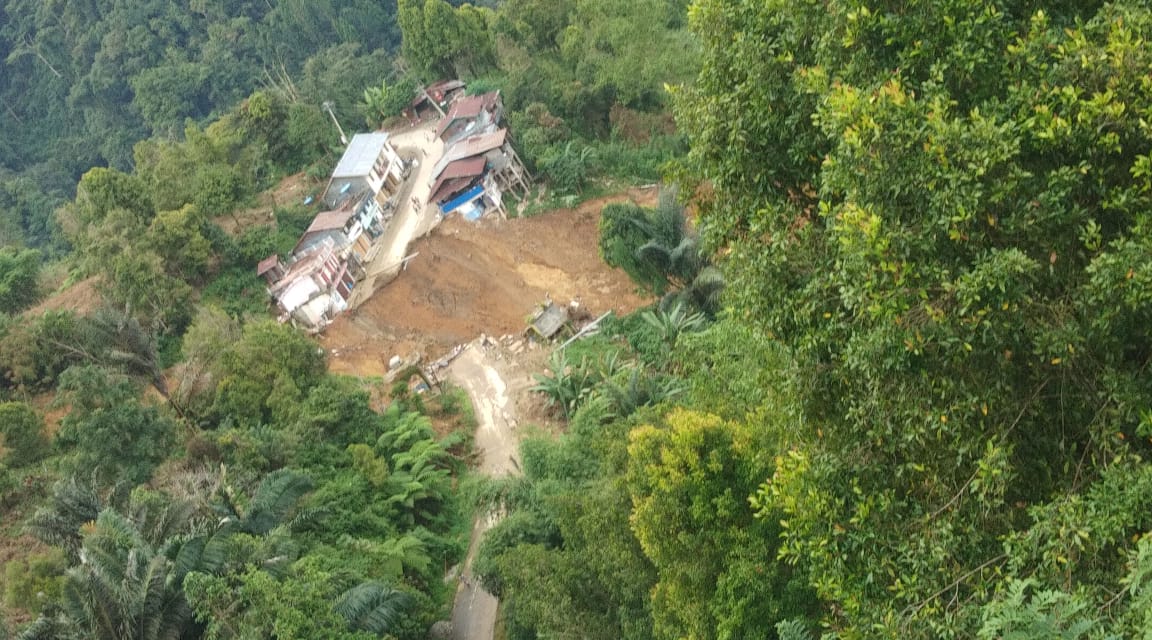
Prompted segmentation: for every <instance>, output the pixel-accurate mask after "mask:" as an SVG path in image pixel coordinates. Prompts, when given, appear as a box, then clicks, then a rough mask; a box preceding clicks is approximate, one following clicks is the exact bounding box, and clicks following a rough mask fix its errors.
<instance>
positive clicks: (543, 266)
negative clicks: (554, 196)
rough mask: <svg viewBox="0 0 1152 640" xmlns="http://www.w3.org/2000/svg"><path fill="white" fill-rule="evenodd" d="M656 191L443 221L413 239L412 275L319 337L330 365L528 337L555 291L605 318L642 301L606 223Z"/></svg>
mask: <svg viewBox="0 0 1152 640" xmlns="http://www.w3.org/2000/svg"><path fill="white" fill-rule="evenodd" d="M656 196H657V194H656V190H655V189H633V190H630V191H627V192H624V193H620V194H615V195H612V196H608V197H604V198H598V199H596V200H592V201H589V202H585V203H583V204H582V205H580V206H579V207H577V208H575V209H561V210H557V211H552V212H549V213H545V214H542V215H539V216H536V217H532V218H524V219H512V220H503V221H501V220H495V219H488V218H485V219H483V220H481V221H479V222H476V223H470V222H466V221H464V220H461V219H459V218H455V217H454V218H450V219H448V220H446V221H444V222H443V223H442V224H440V225H439V226H438V227H436V228H435V229H434V230H433V231H432V232H431V233H430V234H429V235H428V236H427V237H425V238H423V239H421V240H419V241H417V242H415V243H414V244H413V245H412V246H411V248H410V253H419V255H418V256H417V257H416V258H415V259H414V260H412V261H411V262H409V264H408V269H407V270H406V271H405V272H403V273H401V274H400V276H399V277H398V278H396V279H395V280H394V281H392V282H391V283H389V284H388V285H386V286H384V287H383V288H381V289H380V290H379V291H377V292H376V293H375V295H374V296H373V297H372V298H371V299H370V300H368V301H367V302H365V303H364V304H362V305H361V306H360V307H359V308H357V309H356V310H354V311H352V312H349V313H347V314H345V315H343V316H342V317H340V318H338V319H337V320H336V321H335V322H334V323H332V324H331V325H330V326H329V327H328V328H327V329H325V330H324V333H323V334H322V335H321V336H319V340H320V343H321V344H322V345H323V346H324V347H325V348H326V349H327V350H328V352H329V369H330V370H332V371H333V372H335V373H345V374H351V375H361V376H379V375H383V374H384V373H385V371H386V370H387V364H388V360H389V359H390V358H391V357H392V356H393V355H399V356H401V357H408V356H410V355H412V354H413V353H419V354H421V355H423V356H424V357H425V358H430V359H435V358H437V357H439V356H440V355H442V354H443V353H445V352H447V351H449V350H450V349H451V348H452V347H454V346H456V345H458V344H463V343H466V342H470V341H471V340H473V339H475V338H476V337H478V336H480V335H481V334H487V335H490V336H503V335H508V334H519V333H520V332H522V331H523V330H524V328H525V326H526V321H527V319H528V318H529V317H530V316H531V315H532V313H533V311H534V310H535V309H536V307H537V305H539V304H541V303H542V302H544V301H545V299H546V298H547V297H548V296H551V298H552V299H553V300H554V301H556V302H558V303H561V304H566V303H568V302H569V301H570V300H579V301H580V303H581V304H582V305H584V307H585V308H586V309H587V310H588V311H590V312H591V313H593V314H597V315H598V314H600V313H603V312H605V311H607V310H609V309H613V310H615V311H617V312H618V313H627V312H630V311H632V310H634V309H636V308H638V307H640V306H643V305H644V304H646V303H647V302H648V300H647V299H646V298H644V297H642V296H640V295H638V294H637V292H636V288H635V286H634V285H633V284H632V282H631V281H630V280H629V279H628V276H627V275H626V274H624V273H623V272H621V271H618V270H615V269H611V268H609V267H608V266H606V265H604V264H603V263H602V262H601V261H600V256H599V254H598V251H597V238H598V230H597V223H598V222H599V219H600V210H601V209H602V208H603V206H604V205H605V204H607V203H609V202H619V201H623V200H632V201H634V202H637V203H640V204H643V205H645V206H649V205H652V204H653V203H654V202H655V200H656Z"/></svg>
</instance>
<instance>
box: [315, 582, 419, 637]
mask: <svg viewBox="0 0 1152 640" xmlns="http://www.w3.org/2000/svg"><path fill="white" fill-rule="evenodd" d="M412 603H413V598H412V596H411V595H410V594H408V593H405V592H403V591H400V590H399V589H396V588H394V587H392V586H389V585H386V584H384V583H382V582H375V581H372V582H364V583H361V584H358V585H356V586H355V587H352V588H351V589H349V590H348V591H346V592H345V593H344V594H343V595H342V596H340V598H339V599H338V600H337V601H336V604H335V605H333V609H334V610H335V611H336V613H338V614H340V615H341V616H343V617H344V619H345V620H347V621H348V626H349V627H350V628H351V629H352V630H353V631H367V632H369V633H374V634H376V635H380V636H382V635H384V634H386V633H388V632H389V631H391V630H392V628H393V627H395V626H396V623H397V622H399V621H400V620H401V618H402V617H403V615H404V614H405V613H406V612H407V610H408V609H409V608H410V607H411V606H412Z"/></svg>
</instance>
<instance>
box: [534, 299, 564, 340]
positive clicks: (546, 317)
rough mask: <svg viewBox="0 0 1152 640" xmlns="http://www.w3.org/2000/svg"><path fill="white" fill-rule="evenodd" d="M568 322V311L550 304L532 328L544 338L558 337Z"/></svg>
mask: <svg viewBox="0 0 1152 640" xmlns="http://www.w3.org/2000/svg"><path fill="white" fill-rule="evenodd" d="M566 322H568V309H566V308H564V307H560V306H557V305H555V304H553V303H548V307H547V308H546V309H544V311H543V312H542V313H541V314H540V315H539V316H538V317H537V318H536V319H535V320H533V321H532V328H533V329H535V330H536V333H538V334H540V336H541V337H543V338H551V337H552V336H554V335H556V334H557V333H558V332H559V331H560V329H561V328H562V327H563V326H564V323H566Z"/></svg>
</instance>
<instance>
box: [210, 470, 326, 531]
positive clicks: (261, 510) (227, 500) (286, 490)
mask: <svg viewBox="0 0 1152 640" xmlns="http://www.w3.org/2000/svg"><path fill="white" fill-rule="evenodd" d="M313 487H314V485H313V483H312V480H311V478H309V477H308V476H306V475H304V474H302V473H299V472H297V471H293V470H291V469H279V470H277V471H273V472H272V473H269V474H268V475H266V476H264V479H263V480H261V481H260V485H259V486H258V487H257V488H256V492H255V493H254V494H252V499H251V500H250V501H249V502H248V507H247V508H246V509H241V508H240V507H239V506H238V505H237V504H236V503H235V501H234V500H233V498H232V495H231V493H230V492H229V491H226V490H221V491H220V492H219V493H218V494H217V497H218V500H217V502H216V504H215V505H214V507H215V509H216V511H217V512H218V513H219V514H220V515H221V516H222V517H223V519H222V520H221V527H222V528H223V529H225V530H227V531H228V532H229V533H233V532H235V533H247V534H250V535H254V536H264V535H267V534H268V533H270V532H271V531H272V530H273V529H277V528H280V527H285V528H286V529H288V530H291V529H292V528H293V527H295V526H298V525H299V524H302V523H303V522H304V521H306V520H308V519H310V518H311V517H313V516H314V515H315V514H314V513H312V512H308V511H301V512H298V511H297V506H298V505H299V503H300V499H301V498H303V497H304V494H306V493H308V492H309V491H311V490H312V489H313Z"/></svg>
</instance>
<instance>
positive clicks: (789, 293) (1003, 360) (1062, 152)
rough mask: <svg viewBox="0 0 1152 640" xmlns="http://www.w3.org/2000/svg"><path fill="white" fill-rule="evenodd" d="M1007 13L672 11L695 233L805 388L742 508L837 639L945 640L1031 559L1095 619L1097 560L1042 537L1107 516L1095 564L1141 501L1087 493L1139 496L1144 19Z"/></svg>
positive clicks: (807, 7)
mask: <svg viewBox="0 0 1152 640" xmlns="http://www.w3.org/2000/svg"><path fill="white" fill-rule="evenodd" d="M1032 7H1033V5H1030V4H1027V3H1015V2H993V3H985V4H983V5H979V6H977V5H973V4H971V3H967V2H944V3H936V4H934V5H933V6H932V7H931V8H929V7H927V6H926V5H925V6H911V7H906V8H905V9H906V10H902V11H899V12H896V11H887V10H879V9H877V10H872V9H871V8H865V7H861V6H858V5H855V4H853V3H849V2H832V3H824V4H822V5H819V6H818V5H814V4H809V3H803V2H783V1H782V2H771V3H762V2H751V1H748V2H735V3H732V2H719V1H711V0H703V1H701V2H698V3H697V5H696V7H695V9H694V11H693V12H692V15H691V24H692V27H693V29H694V30H695V31H696V32H697V33H698V34H699V35H700V37H701V38H702V41H703V44H704V51H705V54H704V59H703V67H704V68H703V71H702V72H701V74H700V76H699V79H698V82H697V84H696V85H695V86H694V87H690V88H685V89H682V90H681V92H680V94H679V97H678V101H677V113H678V118H679V122H680V124H681V126H682V127H683V128H684V130H686V131H687V132H689V135H690V137H691V138H692V155H691V162H692V163H693V166H694V167H695V170H696V171H697V175H698V176H699V177H700V178H703V179H705V180H706V181H707V182H708V184H709V185H710V186H711V187H713V190H702V191H701V193H702V194H708V195H707V196H706V197H705V198H704V199H703V201H702V202H701V206H702V216H701V218H702V221H703V223H702V224H703V229H704V235H705V238H706V239H707V240H708V242H709V244H710V246H711V248H712V249H715V250H717V251H718V252H719V253H720V254H721V255H723V256H724V257H725V260H724V268H725V270H726V273H727V276H728V281H729V287H730V293H731V296H730V297H731V300H732V302H733V304H734V306H735V307H736V308H735V311H736V313H737V314H738V315H739V316H740V317H743V318H746V319H747V320H748V321H750V322H752V323H754V324H756V325H757V326H758V327H759V328H761V329H762V330H764V331H765V332H767V333H769V334H771V335H773V336H776V337H778V338H779V339H780V340H781V341H782V343H783V344H784V345H785V347H786V348H787V349H788V350H789V351H790V352H791V353H792V354H793V355H794V356H795V358H796V363H795V365H794V367H792V369H791V376H790V378H791V380H790V381H789V385H790V386H792V387H793V388H796V389H802V390H804V395H803V398H802V400H803V410H802V412H801V413H800V417H799V419H798V421H797V429H798V433H799V434H800V435H801V438H802V440H803V442H802V444H800V445H799V446H797V447H796V448H795V449H794V450H792V451H790V452H788V453H787V454H786V455H782V456H781V457H780V459H779V460H778V462H777V465H776V469H775V471H774V473H773V474H772V477H771V480H770V482H768V483H766V484H765V486H764V487H763V489H762V491H761V492H760V494H759V498H758V500H759V502H758V504H760V505H761V506H762V508H763V510H764V515H765V517H770V518H771V517H776V516H775V514H776V513H779V512H778V511H777V510H778V509H779V510H780V511H781V512H783V514H784V518H783V519H784V522H785V523H786V525H787V529H786V530H785V531H784V533H783V537H784V542H783V544H782V546H781V554H782V555H783V556H784V557H785V558H787V559H789V560H790V561H792V562H796V563H797V564H798V565H800V566H801V567H802V568H804V569H805V570H807V571H808V572H809V573H810V576H811V580H812V584H813V585H814V586H816V587H817V589H818V591H819V593H820V595H821V596H822V597H823V598H824V599H826V601H827V603H828V606H827V609H826V614H827V619H826V623H827V624H828V625H830V626H831V627H832V628H833V629H834V630H836V631H838V632H840V633H842V634H844V635H847V636H853V635H857V634H863V635H868V634H874V633H883V634H889V635H900V636H901V637H907V638H913V637H971V636H972V635H974V634H975V632H976V629H977V627H978V623H979V619H980V616H981V613H980V610H979V607H978V606H977V605H975V604H973V603H980V602H983V601H986V600H987V599H989V598H990V597H991V595H992V594H993V593H994V592H995V591H996V585H997V584H998V583H999V578H998V576H1000V575H1002V574H1003V573H1004V572H1006V571H1007V572H1018V575H1032V574H1033V572H1036V571H1037V570H1038V569H1039V568H1040V567H1043V566H1046V565H1048V563H1050V562H1057V563H1059V562H1060V561H1059V560H1058V558H1064V562H1063V566H1064V567H1065V571H1066V573H1065V574H1064V575H1065V579H1069V580H1071V581H1072V582H1074V583H1076V584H1077V585H1078V587H1079V588H1080V589H1082V590H1085V592H1086V593H1088V594H1090V595H1089V596H1088V597H1089V599H1090V600H1091V601H1092V602H1093V603H1094V605H1093V606H1096V607H1099V608H1100V610H1101V611H1109V610H1110V609H1111V608H1113V607H1115V608H1123V607H1124V606H1126V605H1125V603H1124V602H1122V600H1123V599H1124V598H1123V597H1121V598H1120V599H1118V600H1117V599H1113V597H1112V595H1111V594H1113V593H1115V589H1116V585H1117V584H1119V582H1120V580H1122V579H1123V577H1124V574H1125V567H1124V565H1123V562H1122V561H1120V560H1118V558H1120V557H1121V556H1120V555H1119V554H1114V555H1113V556H1111V558H1112V560H1111V561H1106V560H1105V559H1104V558H1103V557H1102V556H1101V555H1099V551H1093V552H1091V553H1086V554H1084V555H1083V556H1081V555H1077V556H1076V557H1075V558H1070V557H1068V556H1064V555H1063V554H1062V552H1063V550H1066V549H1067V546H1065V544H1064V543H1066V542H1067V538H1066V536H1065V535H1064V534H1062V533H1060V532H1059V531H1055V530H1052V529H1050V528H1048V527H1046V526H1043V523H1044V522H1045V520H1044V519H1045V518H1047V517H1049V514H1050V512H1051V510H1052V509H1057V510H1058V507H1057V505H1061V504H1078V503H1080V502H1081V501H1089V502H1091V503H1092V504H1094V505H1096V508H1098V509H1101V511H1100V512H1098V513H1099V514H1102V513H1109V514H1113V515H1114V516H1115V517H1117V518H1119V520H1118V524H1117V526H1115V527H1109V528H1107V529H1101V530H1100V532H1099V535H1100V536H1102V537H1103V540H1102V544H1103V546H1107V547H1109V548H1112V549H1114V550H1115V551H1131V550H1132V547H1133V544H1134V543H1133V539H1134V536H1138V535H1139V534H1141V533H1143V532H1145V531H1147V530H1148V529H1149V527H1150V526H1152V521H1149V519H1148V518H1146V517H1144V516H1137V517H1134V518H1127V519H1125V518H1122V517H1120V516H1119V514H1120V513H1121V512H1124V513H1132V514H1135V513H1141V514H1143V513H1147V512H1148V511H1147V506H1146V505H1144V504H1143V502H1140V504H1139V505H1134V504H1130V503H1127V502H1126V501H1124V500H1111V501H1105V502H1107V503H1108V504H1107V505H1105V504H1104V503H1103V502H1099V501H1097V500H1096V499H1091V500H1089V498H1088V496H1090V495H1096V493H1095V491H1096V490H1095V489H1094V488H1093V487H1097V486H1099V487H1103V486H1109V487H1111V486H1115V485H1114V481H1113V480H1111V479H1110V474H1109V471H1110V470H1111V469H1113V468H1116V473H1117V474H1120V475H1123V476H1125V477H1128V478H1129V482H1130V483H1133V484H1139V483H1140V482H1141V481H1138V480H1137V478H1143V477H1144V472H1143V471H1142V470H1141V469H1142V463H1135V464H1134V467H1133V468H1132V469H1131V470H1130V471H1128V472H1121V471H1120V466H1119V464H1120V461H1127V460H1130V459H1131V458H1130V456H1144V455H1146V454H1147V451H1146V449H1147V447H1146V445H1145V443H1144V441H1143V440H1142V436H1143V435H1146V434H1147V433H1148V427H1147V423H1148V421H1147V418H1146V417H1142V416H1143V415H1144V412H1145V411H1146V410H1145V407H1147V406H1148V404H1149V402H1152V384H1150V383H1149V378H1148V376H1147V375H1146V368H1147V362H1148V358H1149V354H1152V343H1150V342H1149V339H1148V336H1147V334H1146V332H1145V333H1140V332H1137V331H1134V327H1135V326H1138V325H1139V324H1141V323H1142V322H1144V321H1145V320H1146V319H1147V318H1149V317H1150V316H1149V314H1150V313H1152V294H1150V293H1149V292H1150V288H1149V282H1152V280H1150V279H1149V276H1148V269H1147V267H1146V266H1145V265H1146V264H1147V263H1148V261H1147V260H1143V259H1140V258H1138V257H1137V256H1138V255H1146V254H1148V252H1149V250H1150V249H1152V246H1149V243H1148V237H1149V236H1148V234H1147V226H1148V219H1147V211H1148V206H1149V204H1152V202H1150V201H1149V198H1150V197H1152V190H1150V189H1149V188H1148V175H1149V173H1148V171H1147V167H1148V166H1149V165H1148V160H1147V156H1146V152H1147V149H1148V145H1149V133H1148V129H1147V127H1145V126H1143V125H1142V124H1141V122H1140V119H1141V117H1142V116H1140V115H1138V114H1141V113H1146V112H1147V110H1148V109H1149V108H1150V106H1152V96H1150V94H1149V93H1148V92H1147V90H1146V82H1145V80H1144V79H1143V78H1142V76H1141V73H1142V72H1137V71H1135V69H1142V68H1144V67H1146V66H1147V65H1148V64H1149V62H1150V59H1149V52H1148V51H1147V49H1146V48H1143V47H1141V46H1138V45H1136V44H1135V43H1137V42H1141V41H1144V40H1146V39H1147V38H1148V37H1150V36H1152V12H1149V10H1148V8H1147V7H1145V6H1144V5H1143V4H1142V3H1137V2H1117V3H1110V4H1106V5H1105V4H1101V3H1053V4H1051V5H1049V6H1046V8H1045V9H1044V10H1039V9H1033V8H1032ZM1101 495H1103V494H1101ZM1041 505H1044V507H1043V508H1042V507H1041ZM1030 507H1031V509H1030ZM1082 515H1083V514H1082ZM1068 517H1069V518H1071V519H1075V516H1072V515H1071V514H1068ZM1109 521H1110V520H1109ZM1120 523H1123V524H1120ZM1073 529H1074V528H1073ZM1025 532H1027V533H1025ZM1015 536H1023V537H1025V538H1026V539H1028V540H1030V541H1031V545H1030V548H1032V549H1043V550H1046V551H1044V552H1042V553H1041V554H1040V555H1039V556H1036V555H1033V554H1026V555H1024V556H1022V555H1020V553H1021V551H1022V550H1023V549H1024V548H1025V547H1029V545H1023V546H1020V547H1011V548H1010V549H1008V550H1006V549H1005V545H1004V542H1003V541H1004V540H1005V539H1007V538H1014V537H1015ZM1104 541H1106V542H1104ZM1050 545H1051V546H1050ZM1057 547H1058V548H1060V549H1061V551H1056V550H1055V548H1057ZM1045 575H1046V576H1047V579H1048V580H1051V581H1052V582H1048V583H1045V586H1047V587H1052V588H1058V587H1059V586H1060V585H1059V584H1058V583H1056V582H1055V580H1056V579H1057V577H1056V574H1055V573H1045ZM1069 576H1071V577H1069ZM1078 577H1079V578H1083V581H1081V580H1077V578H1078ZM1130 632H1134V631H1133V630H1132V629H1128V630H1127V631H1125V632H1124V633H1125V634H1127V633H1130Z"/></svg>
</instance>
